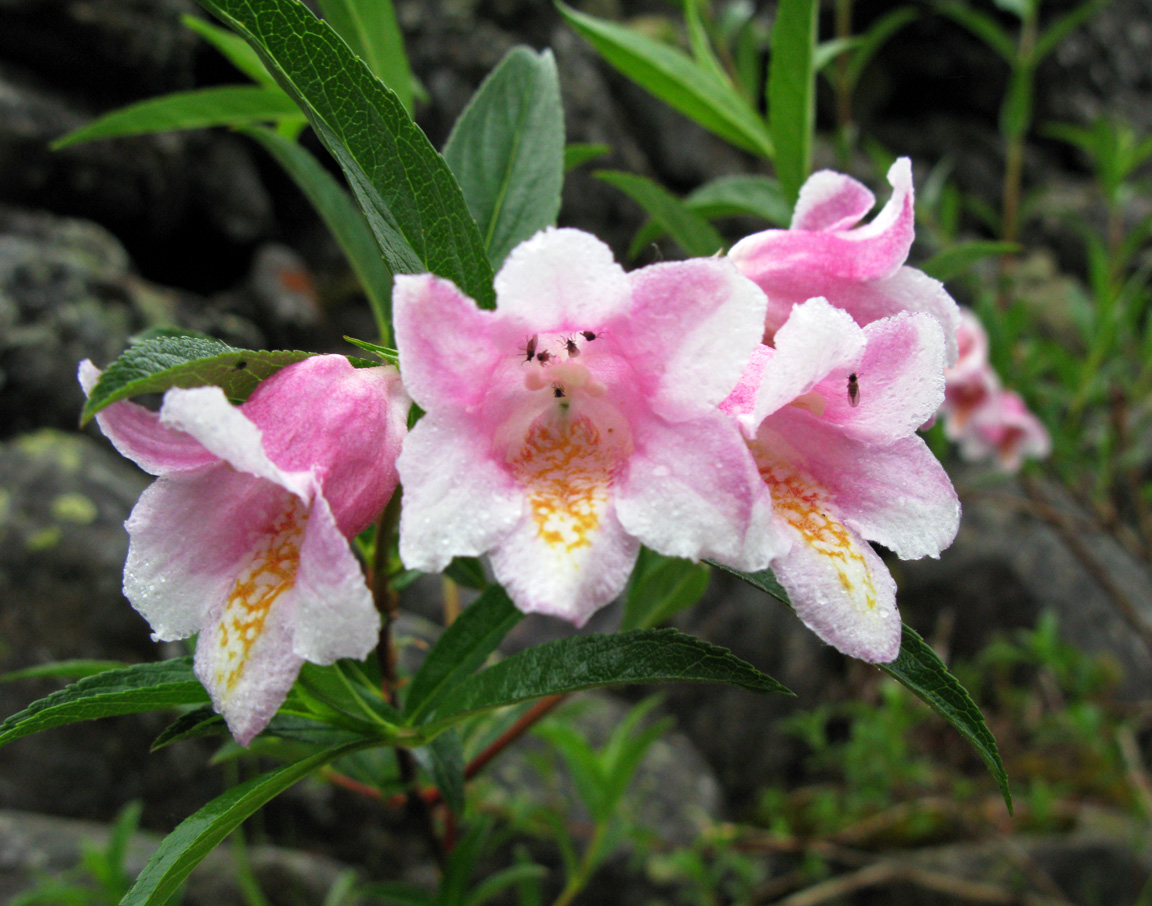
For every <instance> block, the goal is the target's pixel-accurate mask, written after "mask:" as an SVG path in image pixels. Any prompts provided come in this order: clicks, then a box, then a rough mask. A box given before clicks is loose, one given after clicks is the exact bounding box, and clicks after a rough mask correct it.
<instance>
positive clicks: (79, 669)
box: [0, 659, 128, 683]
mask: <svg viewBox="0 0 1152 906" xmlns="http://www.w3.org/2000/svg"><path fill="white" fill-rule="evenodd" d="M127 666H128V665H127V664H125V663H124V662H123V661H91V660H79V659H77V660H72V661H56V662H55V663H52V664H37V665H36V666H34V667H25V668H24V669H22V670H13V671H12V672H10V673H0V683H12V682H15V681H16V680H25V679H82V678H83V677H85V676H92V675H93V674H96V673H104V672H105V671H107V670H118V669H120V668H122V667H127Z"/></svg>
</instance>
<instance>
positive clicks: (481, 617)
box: [404, 585, 524, 724]
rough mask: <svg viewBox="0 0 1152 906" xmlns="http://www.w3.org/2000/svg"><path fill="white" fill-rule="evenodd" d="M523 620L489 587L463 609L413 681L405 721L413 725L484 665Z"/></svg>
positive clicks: (504, 595) (501, 594)
mask: <svg viewBox="0 0 1152 906" xmlns="http://www.w3.org/2000/svg"><path fill="white" fill-rule="evenodd" d="M523 617H524V614H522V613H521V612H520V611H519V610H517V609H516V607H515V606H514V605H513V604H512V600H511V599H510V598H509V597H508V595H507V593H506V592H505V591H504V589H502V588H501V587H500V586H499V585H491V586H489V587H488V590H487V591H485V592H484V593H483V594H482V595H480V597H478V598H477V599H476V600H475V601H473V602H472V603H471V604H470V605H469V606H468V607H466V608H464V610H463V612H461V614H460V616H458V617H457V618H456V619H455V621H454V622H453V623H452V625H451V626H449V627H448V628H447V629H445V630H444V633H443V634H442V635H441V636H440V638H439V639H438V640H437V642H436V644H435V645H433V646H432V650H431V651H429V652H428V656H427V657H425V658H424V663H423V664H421V665H420V669H419V670H417V671H416V675H415V676H414V677H412V682H411V683H410V684H409V685H408V695H407V698H406V699H405V703H404V717H405V721H406V722H407V723H408V724H416V723H417V722H418V721H419V720H420V718H421V717H423V716H424V715H425V714H427V713H428V711H429V710H430V709H432V708H434V707H435V706H436V704H437V702H439V700H440V699H441V698H442V697H443V695H444V693H445V692H446V691H448V690H449V689H451V688H453V687H454V686H456V685H458V684H459V683H460V682H462V681H463V680H464V679H465V678H466V677H468V676H469V675H470V674H471V673H472V671H473V670H475V669H476V668H478V667H479V666H480V665H481V664H483V663H484V661H485V659H486V658H487V657H488V655H490V654H491V653H492V652H493V651H495V650H496V646H497V645H499V644H500V642H501V641H502V640H503V639H504V636H506V635H507V634H508V632H509V631H510V630H511V629H512V627H513V626H515V625H516V624H517V623H519V622H520V620H521V619H523Z"/></svg>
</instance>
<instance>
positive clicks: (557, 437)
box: [509, 415, 615, 554]
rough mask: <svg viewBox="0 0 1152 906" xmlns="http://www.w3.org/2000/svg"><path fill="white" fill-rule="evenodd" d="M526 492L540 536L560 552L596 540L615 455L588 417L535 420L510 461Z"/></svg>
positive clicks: (514, 473)
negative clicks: (595, 536) (594, 538)
mask: <svg viewBox="0 0 1152 906" xmlns="http://www.w3.org/2000/svg"><path fill="white" fill-rule="evenodd" d="M509 464H510V466H511V467H512V474H513V475H514V476H515V478H516V479H517V480H518V481H519V482H520V483H521V484H522V485H523V486H524V487H525V489H526V490H527V492H528V503H529V506H530V507H531V509H532V519H533V522H534V523H535V524H536V533H537V536H538V537H539V538H540V540H542V541H543V542H544V543H545V544H547V545H549V546H550V547H552V548H553V549H555V550H557V551H558V552H561V551H562V552H566V553H569V554H571V553H573V552H575V551H576V550H577V549H579V548H582V547H589V546H591V544H592V537H593V536H594V535H595V532H596V530H597V529H598V528H599V527H600V519H601V517H602V515H603V514H604V511H605V509H606V508H607V506H608V492H609V489H610V488H611V487H612V482H613V472H614V466H615V457H614V456H613V451H612V449H611V446H610V445H608V444H605V443H603V442H602V441H601V437H600V431H599V429H598V428H597V427H596V426H595V425H594V424H593V423H592V421H591V420H590V419H588V418H584V417H568V416H567V415H564V416H560V417H557V418H540V419H537V420H536V421H535V422H534V423H533V424H532V427H531V428H529V429H528V433H527V436H525V438H524V442H523V444H522V445H521V446H520V448H519V450H517V451H516V452H515V454H513V456H512V458H511V460H510V462H509Z"/></svg>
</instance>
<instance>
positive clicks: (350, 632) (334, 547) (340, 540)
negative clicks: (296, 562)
mask: <svg viewBox="0 0 1152 906" xmlns="http://www.w3.org/2000/svg"><path fill="white" fill-rule="evenodd" d="M379 637H380V614H379V612H378V611H377V610H376V607H375V605H374V604H373V602H372V593H371V592H370V591H369V590H368V586H367V585H366V584H365V581H364V571H363V569H361V567H360V563H359V561H358V560H357V559H356V557H355V556H354V555H353V553H352V550H351V548H350V547H349V546H348V541H347V540H346V539H345V537H344V535H343V533H342V532H341V531H340V529H339V527H338V526H337V525H336V520H335V518H334V517H333V515H332V511H331V510H330V509H329V507H328V501H327V500H325V499H324V498H323V497H321V496H317V497H316V499H315V500H314V501H313V503H312V509H311V511H310V512H309V514H308V525H307V528H306V529H305V530H304V538H303V542H302V544H301V546H300V568H299V570H298V571H297V574H296V626H295V631H294V634H293V642H292V649H293V651H294V652H295V653H296V654H297V655H299V656H300V657H302V658H304V659H305V660H307V661H310V662H311V663H313V664H332V663H335V662H336V661H337V660H339V659H340V658H342V657H350V658H355V659H356V660H363V659H364V658H365V657H367V656H368V654H369V653H370V652H371V651H372V649H373V648H375V647H376V643H377V641H378V640H379Z"/></svg>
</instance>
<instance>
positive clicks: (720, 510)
mask: <svg viewBox="0 0 1152 906" xmlns="http://www.w3.org/2000/svg"><path fill="white" fill-rule="evenodd" d="M634 431H635V433H634V442H635V444H636V450H635V452H634V453H633V455H632V457H631V459H630V460H629V464H628V470H627V476H626V478H625V479H624V480H623V481H622V482H621V485H620V488H619V490H618V492H617V495H616V513H617V516H618V517H619V519H620V523H621V524H622V525H623V526H624V527H625V528H626V529H627V531H628V533H629V534H632V535H635V536H636V537H637V538H639V539H640V541H641V542H643V543H644V544H645V545H647V546H648V547H650V548H652V550H654V551H657V552H659V553H661V554H666V555H668V556H671V557H686V558H688V559H691V560H699V559H702V558H705V557H710V558H714V559H717V560H720V561H722V562H724V563H726V564H728V565H729V566H733V567H735V568H736V569H743V570H747V571H750V572H753V571H757V570H761V569H767V568H768V564H769V562H770V561H771V559H772V558H773V557H774V556H777V555H779V554H781V553H783V552H784V550H785V549H786V548H787V542H786V541H783V540H781V539H780V538H779V537H778V535H777V534H776V533H775V532H774V531H773V521H772V506H771V499H770V498H769V497H768V495H767V494H766V493H764V486H763V482H761V480H760V476H759V473H758V472H757V471H756V464H755V462H754V461H753V459H752V457H751V455H750V454H749V453H748V447H747V444H746V443H745V442H744V439H743V438H742V437H741V436H740V433H739V431H738V430H737V429H736V425H735V423H734V422H732V421H730V420H729V419H726V418H724V417H723V416H719V415H715V414H713V415H709V416H706V417H703V418H699V419H696V420H695V421H693V422H687V423H679V424H677V425H674V426H670V425H667V424H666V423H664V422H662V421H661V420H659V419H648V420H647V421H645V422H644V423H643V424H642V425H641V426H639V427H635V428H634ZM685 432H689V433H690V435H691V437H692V438H693V440H692V443H690V444H686V443H685V442H684V436H685Z"/></svg>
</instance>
